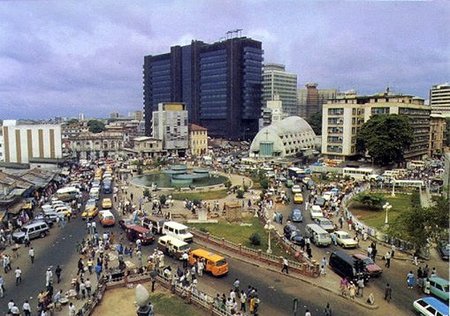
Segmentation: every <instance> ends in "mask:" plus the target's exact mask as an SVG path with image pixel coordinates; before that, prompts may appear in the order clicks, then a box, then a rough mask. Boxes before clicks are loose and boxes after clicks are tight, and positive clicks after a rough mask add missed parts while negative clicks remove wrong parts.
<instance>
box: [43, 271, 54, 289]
mask: <svg viewBox="0 0 450 316" xmlns="http://www.w3.org/2000/svg"><path fill="white" fill-rule="evenodd" d="M52 284H53V272H52V269H51V268H50V267H49V268H48V269H47V271H46V272H45V286H49V285H52Z"/></svg>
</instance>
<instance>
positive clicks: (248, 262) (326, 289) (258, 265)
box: [196, 241, 379, 310]
mask: <svg viewBox="0 0 450 316" xmlns="http://www.w3.org/2000/svg"><path fill="white" fill-rule="evenodd" d="M196 243H198V244H202V245H206V247H209V248H212V249H214V250H216V251H217V252H219V253H221V254H226V255H228V256H230V255H229V254H227V253H226V251H223V249H222V248H217V247H211V245H209V244H207V243H202V242H200V243H199V242H198V241H196ZM233 259H236V260H239V261H241V262H245V263H247V264H250V265H252V266H256V267H258V268H263V269H266V270H268V271H272V272H275V273H278V274H281V275H284V276H286V277H290V278H292V279H297V280H300V281H302V282H305V283H307V284H309V285H313V286H315V287H317V288H320V289H321V290H325V291H327V292H329V293H333V294H335V295H336V296H338V297H340V298H342V299H345V300H347V301H351V302H352V301H353V302H354V303H356V304H358V305H360V306H362V307H364V308H367V309H370V310H375V309H378V308H379V306H378V305H376V304H374V305H367V304H364V303H361V302H359V301H357V300H351V299H350V298H347V297H344V296H342V295H340V294H339V293H336V292H334V291H332V290H331V289H329V288H327V287H324V286H322V285H319V284H317V283H314V282H312V281H310V280H308V279H304V278H301V277H300V276H299V275H296V274H289V275H286V274H283V273H280V271H279V270H276V269H274V268H272V267H271V266H268V265H264V264H257V263H255V262H251V261H249V260H245V259H244V258H242V256H239V257H233Z"/></svg>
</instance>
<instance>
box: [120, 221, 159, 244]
mask: <svg viewBox="0 0 450 316" xmlns="http://www.w3.org/2000/svg"><path fill="white" fill-rule="evenodd" d="M125 232H126V235H127V238H128V240H129V241H131V242H135V241H136V240H137V239H138V238H139V239H140V240H141V242H142V244H143V245H149V244H151V243H153V242H154V241H155V236H154V235H153V234H152V232H151V231H150V230H148V229H147V228H145V227H143V226H140V225H127V226H126V228H125Z"/></svg>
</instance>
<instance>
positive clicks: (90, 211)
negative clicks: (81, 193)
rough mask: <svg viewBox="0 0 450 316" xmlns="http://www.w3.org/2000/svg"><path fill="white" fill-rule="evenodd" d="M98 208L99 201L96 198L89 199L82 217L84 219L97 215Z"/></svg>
mask: <svg viewBox="0 0 450 316" xmlns="http://www.w3.org/2000/svg"><path fill="white" fill-rule="evenodd" d="M97 213H98V208H97V202H96V201H95V199H89V200H88V201H87V202H86V205H85V206H84V212H83V213H81V218H83V219H89V218H94V217H95V216H97Z"/></svg>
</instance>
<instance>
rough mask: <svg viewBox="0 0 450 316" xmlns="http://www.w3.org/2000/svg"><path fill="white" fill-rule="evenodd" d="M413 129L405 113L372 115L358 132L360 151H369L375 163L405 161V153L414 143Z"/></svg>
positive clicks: (385, 163) (357, 141)
mask: <svg viewBox="0 0 450 316" xmlns="http://www.w3.org/2000/svg"><path fill="white" fill-rule="evenodd" d="M412 141H413V129H412V127H411V125H410V124H409V118H408V117H406V116H404V115H397V114H383V115H374V116H372V117H371V118H370V119H369V120H368V121H367V122H366V123H364V125H363V126H362V127H361V129H360V130H359V132H358V135H357V140H356V145H357V148H358V151H362V152H364V151H366V150H367V151H368V154H369V155H370V156H371V157H372V159H373V160H374V162H375V163H377V164H381V165H387V164H389V163H392V162H396V163H399V162H402V161H404V157H403V154H404V152H405V150H406V149H408V148H409V146H410V145H411V144H412Z"/></svg>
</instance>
